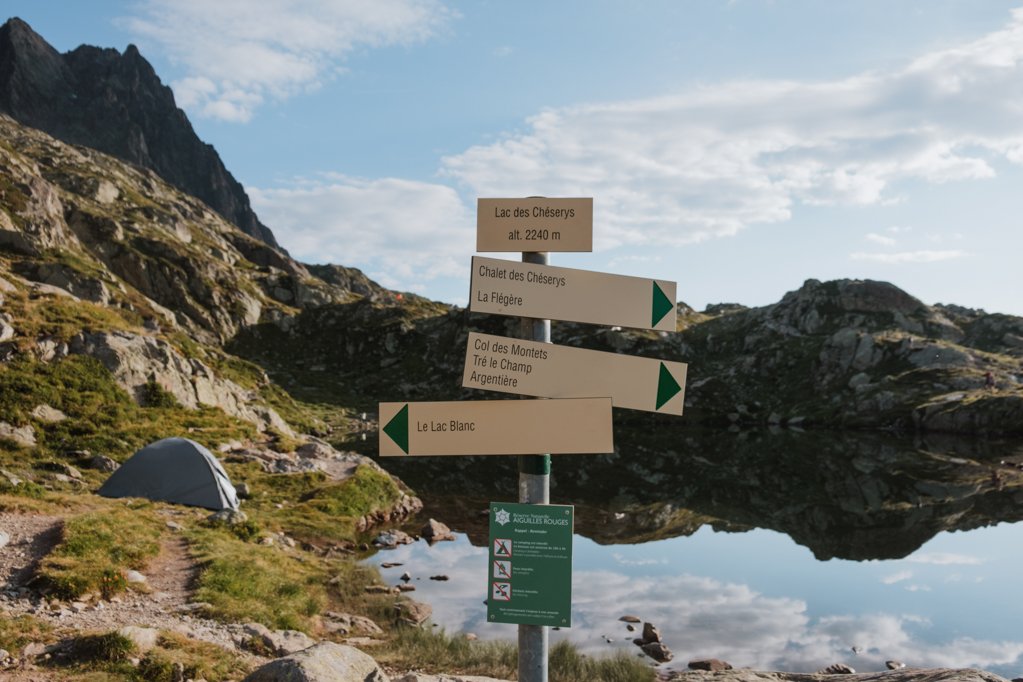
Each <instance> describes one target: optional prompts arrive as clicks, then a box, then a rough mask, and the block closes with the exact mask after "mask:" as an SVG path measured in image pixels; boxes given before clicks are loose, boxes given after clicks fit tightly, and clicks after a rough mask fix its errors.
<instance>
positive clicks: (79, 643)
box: [72, 631, 135, 663]
mask: <svg viewBox="0 0 1023 682" xmlns="http://www.w3.org/2000/svg"><path fill="white" fill-rule="evenodd" d="M72 652H73V655H74V657H75V658H77V659H78V660H80V661H87V662H98V661H104V662H108V663H117V662H119V661H126V660H128V657H129V656H131V655H132V654H133V653H135V642H133V641H131V639H130V638H129V637H125V636H124V635H122V634H121V633H119V632H116V631H113V632H106V633H103V634H96V635H81V636H80V637H77V638H75V641H74V645H73V648H72Z"/></svg>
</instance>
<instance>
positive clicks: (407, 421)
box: [380, 398, 614, 457]
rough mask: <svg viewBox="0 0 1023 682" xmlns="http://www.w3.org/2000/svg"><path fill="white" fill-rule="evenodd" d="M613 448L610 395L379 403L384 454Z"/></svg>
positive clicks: (594, 451)
mask: <svg viewBox="0 0 1023 682" xmlns="http://www.w3.org/2000/svg"><path fill="white" fill-rule="evenodd" d="M611 452H614V437H613V435H612V424H611V399H610V398H567V399H562V400H459V401H450V402H421V403H380V455H381V456H382V457H388V456H399V457H400V456H404V455H539V454H561V455H567V454H603V453H611Z"/></svg>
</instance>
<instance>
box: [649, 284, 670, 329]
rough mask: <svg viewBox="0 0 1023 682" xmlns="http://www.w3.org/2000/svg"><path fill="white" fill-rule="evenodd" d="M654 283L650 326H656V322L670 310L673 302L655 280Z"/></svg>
mask: <svg viewBox="0 0 1023 682" xmlns="http://www.w3.org/2000/svg"><path fill="white" fill-rule="evenodd" d="M653 285H654V295H653V305H652V306H651V316H650V317H651V322H650V326H651V327H656V326H657V323H658V322H660V321H661V320H663V319H664V316H665V315H667V314H668V313H670V312H671V310H672V308H674V307H675V304H674V303H673V302H672V301H671V299H669V298H668V297H667V295H666V294H665V293H664V290H663V289H661V287H660V285H659V284H657V282H654V283H653Z"/></svg>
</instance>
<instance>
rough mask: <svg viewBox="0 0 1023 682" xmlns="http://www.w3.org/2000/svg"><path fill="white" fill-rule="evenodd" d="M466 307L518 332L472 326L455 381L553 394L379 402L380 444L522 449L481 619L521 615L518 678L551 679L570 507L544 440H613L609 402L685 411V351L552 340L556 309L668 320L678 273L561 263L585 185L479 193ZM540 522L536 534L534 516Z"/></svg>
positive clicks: (587, 233)
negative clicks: (652, 353) (526, 193)
mask: <svg viewBox="0 0 1023 682" xmlns="http://www.w3.org/2000/svg"><path fill="white" fill-rule="evenodd" d="M476 250H477V251H493V252H507V251H520V252H522V261H523V262H522V263H517V262H514V261H506V260H500V259H494V258H483V257H479V256H476V257H474V258H473V260H472V277H471V287H470V293H469V297H470V302H469V306H470V309H471V310H473V311H474V312H483V313H493V314H497V315H514V316H518V317H520V318H521V321H522V325H521V326H522V335H523V336H524V337H525V338H523V339H511V338H505V337H503V336H493V335H489V334H478V333H475V332H473V333H470V334H469V339H468V346H467V348H466V354H465V365H464V367H463V373H462V386H463V387H467V388H478V389H482V390H488V391H498V392H501V393H513V394H517V395H521V396H536V397H543V398H550V399H549V400H522V401H512V400H492V401H456V402H406V403H381V404H380V454H381V455H382V456H402V457H404V456H413V455H486V454H490V455H500V454H518V455H519V486H518V488H519V501H518V504H513V503H492V504H491V510H490V512H491V513H490V517H491V519H490V544H491V547H490V551H489V555H490V556H489V559H490V561H489V565H490V568H489V569H488V573H487V594H488V597H487V599H488V602H487V603H488V606H487V613H488V620H491V621H494V622H505V623H517V624H518V625H519V674H518V679H519V680H520V682H547V658H548V632H547V626H551V625H557V626H563V627H567V626H569V625H571V582H572V581H571V564H572V547H571V541H572V525H573V515H574V510H573V509H572V508H571V507H559V506H552V505H550V468H551V466H550V462H551V460H550V454H551V453H555V454H569V453H607V452H613V451H614V443H613V433H612V421H611V407H612V406H613V407H625V408H630V409H636V410H646V411H649V412H659V413H663V414H676V415H680V414H682V408H683V405H684V400H685V382H686V365H685V364H683V363H680V362H670V361H667V360H658V359H652V358H642V357H633V356H629V355H622V354H619V353H606V352H601V351H594V350H586V349H581V348H573V347H570V346H558V345H553V344H552V343H551V337H550V318H554V319H559V320H566V321H570V322H582V323H591V324H606V325H614V326H622V327H633V328H637V329H652V330H657V331H661V332H668V331H675V324H676V319H675V300H676V299H675V294H676V292H675V288H676V287H675V283H674V282H668V281H665V280H653V279H645V278H642V277H626V276H622V275H611V274H606V273H599V272H588V271H585V270H573V269H569V268H556V267H551V266H550V265H549V264H548V252H552V251H557V252H562V251H576V252H578V251H592V250H593V199H589V198H574V199H548V198H544V197H530V198H526V199H479V201H478V205H477V214H476ZM541 529H542V530H543V531H544V532H543V536H542V537H541V534H540V530H541Z"/></svg>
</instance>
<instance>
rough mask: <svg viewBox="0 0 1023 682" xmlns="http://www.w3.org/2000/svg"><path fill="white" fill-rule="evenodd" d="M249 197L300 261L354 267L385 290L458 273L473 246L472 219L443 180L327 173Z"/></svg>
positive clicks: (255, 190)
mask: <svg viewBox="0 0 1023 682" xmlns="http://www.w3.org/2000/svg"><path fill="white" fill-rule="evenodd" d="M249 195H250V198H251V200H252V205H253V207H254V208H255V210H256V212H257V213H258V214H259V216H260V218H261V219H262V220H263V221H264V222H266V223H267V224H268V225H273V230H274V233H275V234H276V236H277V238H278V240H280V242H281V243H282V244H284V245H285V246H286V247H287V248H288V249H289V250H290V251H291V252H292V254H293V255H294V256H295V257H297V258H298V259H299V260H302V261H305V262H311V263H345V264H353V265H357V266H358V267H360V268H362V269H363V270H365V271H366V274H367V275H369V276H370V277H372V278H374V279H376V280H377V281H378V282H380V283H381V284H383V285H384V286H387V287H392V288H401V289H411V290H416V287H417V286H418V285H421V284H422V283H423V281H429V280H431V279H434V278H436V277H440V276H452V277H460V276H464V275H465V264H466V261H467V255H464V254H471V253H472V251H473V249H474V247H475V237H474V228H475V220H474V219H473V217H472V216H471V214H470V212H469V210H468V209H467V208H466V207H465V205H464V204H463V203H462V202H461V200H460V199H459V198H458V195H457V194H456V193H455V191H454V190H453V189H451V188H449V187H444V186H442V185H435V184H430V183H422V182H413V181H409V180H399V179H394V178H383V179H379V180H363V179H358V178H349V177H346V176H342V175H329V176H325V177H324V178H322V179H320V180H316V181H308V180H305V181H299V182H297V183H296V184H295V185H293V186H291V187H285V188H276V189H260V188H250V189H249ZM467 287H468V283H467Z"/></svg>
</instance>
